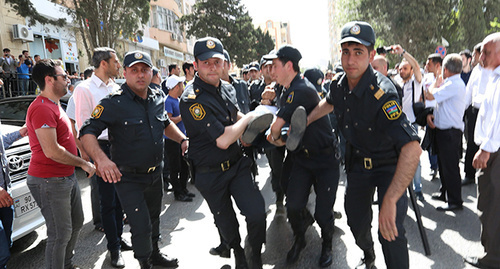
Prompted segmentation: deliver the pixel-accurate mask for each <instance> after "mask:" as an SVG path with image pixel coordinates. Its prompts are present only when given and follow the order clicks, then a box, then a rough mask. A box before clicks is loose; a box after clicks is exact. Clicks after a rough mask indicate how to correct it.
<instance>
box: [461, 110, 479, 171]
mask: <svg viewBox="0 0 500 269" xmlns="http://www.w3.org/2000/svg"><path fill="white" fill-rule="evenodd" d="M478 112H479V109H477V108H474V107H473V106H470V107H469V108H468V109H467V110H466V111H465V139H466V141H467V149H466V150H465V167H464V170H465V171H464V172H465V177H467V178H470V179H475V178H476V169H475V168H474V167H472V160H473V159H474V155H475V154H476V152H477V151H478V150H479V146H478V145H476V143H474V129H475V128H476V120H477V113H478Z"/></svg>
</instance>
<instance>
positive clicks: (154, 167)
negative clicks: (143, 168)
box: [148, 166, 156, 174]
mask: <svg viewBox="0 0 500 269" xmlns="http://www.w3.org/2000/svg"><path fill="white" fill-rule="evenodd" d="M155 170H156V166H151V167H149V168H148V174H149V173H151V172H154V171H155Z"/></svg>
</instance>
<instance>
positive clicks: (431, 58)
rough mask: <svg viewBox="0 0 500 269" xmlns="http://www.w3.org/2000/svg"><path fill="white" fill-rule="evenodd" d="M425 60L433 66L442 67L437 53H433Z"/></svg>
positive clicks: (440, 58) (441, 59)
mask: <svg viewBox="0 0 500 269" xmlns="http://www.w3.org/2000/svg"><path fill="white" fill-rule="evenodd" d="M427 60H429V61H431V62H433V63H434V64H437V63H439V65H443V58H442V57H441V54H439V53H433V54H431V55H429V56H428V57H427Z"/></svg>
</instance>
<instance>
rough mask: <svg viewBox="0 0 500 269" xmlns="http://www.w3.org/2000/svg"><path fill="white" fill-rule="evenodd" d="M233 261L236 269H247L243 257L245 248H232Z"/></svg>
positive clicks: (245, 260)
mask: <svg viewBox="0 0 500 269" xmlns="http://www.w3.org/2000/svg"><path fill="white" fill-rule="evenodd" d="M233 250H234V262H235V263H236V269H248V263H247V258H246V257H245V250H243V248H241V247H237V248H234V249H233Z"/></svg>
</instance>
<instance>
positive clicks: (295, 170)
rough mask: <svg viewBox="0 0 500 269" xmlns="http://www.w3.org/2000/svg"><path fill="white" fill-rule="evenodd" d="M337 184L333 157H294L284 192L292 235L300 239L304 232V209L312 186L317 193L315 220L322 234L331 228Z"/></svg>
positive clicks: (332, 226) (336, 161)
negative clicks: (299, 236) (298, 236)
mask: <svg viewBox="0 0 500 269" xmlns="http://www.w3.org/2000/svg"><path fill="white" fill-rule="evenodd" d="M338 184H339V162H338V160H337V159H335V156H334V154H333V153H331V154H326V155H317V156H314V157H311V158H308V157H305V155H304V154H302V153H296V154H294V157H293V166H292V172H291V175H290V181H289V182H288V188H287V192H286V208H287V212H288V219H289V220H290V224H291V226H292V229H293V232H294V234H295V235H303V234H304V233H305V231H306V229H307V227H308V226H307V222H306V218H305V217H306V216H305V215H304V214H301V212H303V210H304V209H305V208H306V205H307V201H308V199H309V193H310V190H311V186H314V192H315V193H316V207H315V212H314V218H315V219H316V221H317V222H318V225H319V226H320V227H321V231H322V232H327V233H328V232H331V231H333V228H334V221H335V218H334V217H333V205H334V204H335V199H336V197H337V187H338Z"/></svg>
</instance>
